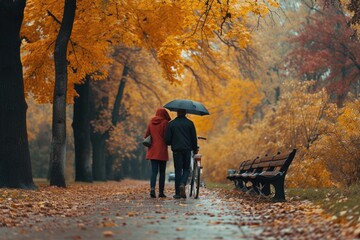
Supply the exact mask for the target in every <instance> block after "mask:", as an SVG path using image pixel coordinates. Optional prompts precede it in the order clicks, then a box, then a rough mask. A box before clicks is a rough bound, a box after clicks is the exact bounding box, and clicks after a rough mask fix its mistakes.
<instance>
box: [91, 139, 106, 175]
mask: <svg viewBox="0 0 360 240" xmlns="http://www.w3.org/2000/svg"><path fill="white" fill-rule="evenodd" d="M105 140H106V137H105V135H104V134H100V133H98V132H92V133H91V143H92V146H93V164H92V172H93V179H94V181H106V161H105V159H106V158H105V153H106V144H105Z"/></svg>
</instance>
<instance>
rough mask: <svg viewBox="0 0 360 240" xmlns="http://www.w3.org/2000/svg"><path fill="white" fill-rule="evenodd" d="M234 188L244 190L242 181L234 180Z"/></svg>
mask: <svg viewBox="0 0 360 240" xmlns="http://www.w3.org/2000/svg"><path fill="white" fill-rule="evenodd" d="M235 187H236V188H238V189H242V188H244V183H243V181H242V180H240V179H236V180H235Z"/></svg>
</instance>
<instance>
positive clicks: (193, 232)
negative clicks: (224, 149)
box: [0, 180, 351, 239]
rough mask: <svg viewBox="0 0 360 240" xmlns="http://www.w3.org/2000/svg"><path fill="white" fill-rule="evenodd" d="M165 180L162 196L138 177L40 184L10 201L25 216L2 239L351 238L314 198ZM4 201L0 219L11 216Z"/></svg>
mask: <svg viewBox="0 0 360 240" xmlns="http://www.w3.org/2000/svg"><path fill="white" fill-rule="evenodd" d="M166 184H167V185H166V188H167V189H166V194H167V195H168V198H165V199H158V198H157V199H151V198H149V191H148V188H149V186H148V185H149V183H148V182H144V181H133V180H124V181H122V182H106V183H95V184H74V185H70V186H69V188H68V189H67V190H63V189H57V188H49V187H45V188H41V189H40V191H38V192H31V194H30V195H31V196H32V194H35V195H36V196H40V198H41V199H37V201H38V200H42V201H39V202H34V203H32V204H30V203H29V200H26V203H24V204H22V205H20V204H21V201H18V202H17V204H18V206H17V207H15V205H13V211H14V212H15V209H16V208H17V209H20V210H21V211H23V212H26V211H27V212H28V214H27V215H24V216H20V211H19V212H18V213H17V214H18V215H19V216H17V218H14V220H13V221H14V222H15V223H17V224H14V225H15V227H2V228H0V239H351V238H350V237H349V236H348V237H346V234H345V229H342V228H341V226H340V225H338V224H335V223H333V222H331V221H330V220H329V218H326V217H325V216H324V215H323V213H322V211H321V209H318V208H317V207H315V206H313V205H311V204H310V203H309V202H299V201H296V202H295V201H292V202H287V203H275V204H274V203H270V202H266V201H263V200H260V201H259V200H258V199H257V198H254V197H249V196H244V194H243V193H240V192H238V191H226V190H208V189H201V192H200V199H185V200H184V199H182V200H174V199H172V195H173V183H166ZM0 193H1V191H0ZM12 194H14V193H12ZM21 194H22V193H21ZM21 194H20V196H19V198H21V199H22V200H24V199H25V197H24V196H23V195H21ZM48 196H52V197H51V198H50V197H49V199H47V197H48ZM28 198H30V197H28ZM6 201H11V200H9V199H7V200H6V199H5V200H3V201H0V203H1V205H0V212H2V213H5V215H2V218H1V217H0V220H2V221H5V220H4V219H5V218H6V217H8V218H10V217H11V215H8V216H6V214H7V213H8V212H9V211H7V210H5V209H6V205H5V204H4V203H6ZM12 201H14V200H12ZM9 204H10V203H9ZM37 204H39V205H37ZM27 205H29V206H27ZM30 205H32V206H30ZM28 208H29V209H31V211H29V209H28ZM2 210H3V211H2ZM10 211H11V209H10ZM47 213H48V214H47ZM4 216H5V217H4ZM10 220H11V219H8V221H10ZM16 221H17V222H16ZM0 223H1V221H0ZM11 223H12V222H10V223H8V225H10V224H11ZM16 225H18V226H16Z"/></svg>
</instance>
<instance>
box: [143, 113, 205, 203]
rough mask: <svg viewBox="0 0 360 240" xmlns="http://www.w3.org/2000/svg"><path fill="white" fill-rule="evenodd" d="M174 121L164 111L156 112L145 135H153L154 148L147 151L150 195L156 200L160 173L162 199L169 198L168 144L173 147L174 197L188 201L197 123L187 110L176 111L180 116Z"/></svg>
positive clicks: (195, 146) (195, 148)
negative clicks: (149, 163)
mask: <svg viewBox="0 0 360 240" xmlns="http://www.w3.org/2000/svg"><path fill="white" fill-rule="evenodd" d="M170 120H171V118H170V116H169V114H168V112H167V111H166V109H164V108H159V109H157V111H156V114H155V117H153V118H152V119H151V120H150V122H149V124H148V126H147V130H146V133H145V137H147V136H149V135H151V137H152V145H151V147H149V148H148V150H147V153H146V159H148V160H150V161H151V168H152V172H151V179H150V196H151V197H152V198H155V197H156V194H155V186H156V178H157V175H158V172H160V174H159V197H166V195H165V194H164V188H165V170H166V162H167V161H168V160H169V156H168V148H167V145H170V146H171V150H172V152H173V159H174V168H175V195H174V198H176V199H179V198H186V193H185V185H186V181H187V179H188V176H189V173H190V159H191V151H194V152H195V151H196V150H197V147H198V146H197V137H196V130H195V126H194V123H193V122H192V121H191V120H189V119H188V118H187V117H186V111H185V110H182V109H180V110H177V117H176V118H175V119H174V120H172V121H170Z"/></svg>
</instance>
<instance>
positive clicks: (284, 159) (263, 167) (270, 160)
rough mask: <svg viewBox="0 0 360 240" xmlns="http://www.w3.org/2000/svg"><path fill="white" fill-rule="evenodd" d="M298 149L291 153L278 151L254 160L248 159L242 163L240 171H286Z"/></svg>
mask: <svg viewBox="0 0 360 240" xmlns="http://www.w3.org/2000/svg"><path fill="white" fill-rule="evenodd" d="M295 153H296V149H294V150H293V151H292V152H290V153H280V152H278V153H277V154H276V155H274V156H269V155H265V156H264V157H261V158H260V157H257V158H255V159H253V160H246V161H244V162H242V163H241V164H240V167H239V173H244V172H261V171H273V170H277V171H281V172H286V171H287V169H288V168H289V166H290V164H291V162H292V160H293V159H294V157H295Z"/></svg>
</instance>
